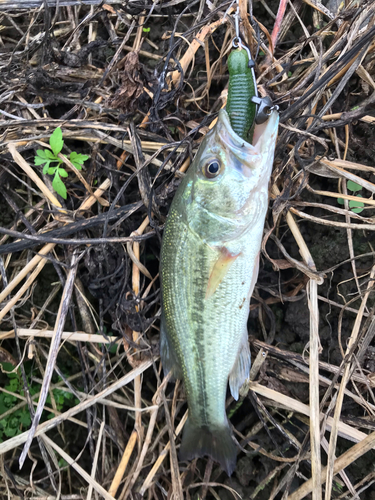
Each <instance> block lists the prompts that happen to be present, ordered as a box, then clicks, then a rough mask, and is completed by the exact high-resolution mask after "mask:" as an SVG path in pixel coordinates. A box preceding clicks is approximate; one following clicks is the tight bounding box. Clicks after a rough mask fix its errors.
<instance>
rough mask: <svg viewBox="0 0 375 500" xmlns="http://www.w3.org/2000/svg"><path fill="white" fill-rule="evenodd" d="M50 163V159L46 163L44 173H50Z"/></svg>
mask: <svg viewBox="0 0 375 500" xmlns="http://www.w3.org/2000/svg"><path fill="white" fill-rule="evenodd" d="M49 165H50V162H49V161H48V162H47V163H46V164H45V165H44V168H43V174H44V175H47V174H48V170H49Z"/></svg>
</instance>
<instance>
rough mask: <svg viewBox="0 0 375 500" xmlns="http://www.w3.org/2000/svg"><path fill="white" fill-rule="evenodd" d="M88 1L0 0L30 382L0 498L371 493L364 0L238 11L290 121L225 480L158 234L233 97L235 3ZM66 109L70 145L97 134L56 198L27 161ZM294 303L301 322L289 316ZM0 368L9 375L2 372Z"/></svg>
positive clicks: (16, 257)
mask: <svg viewBox="0 0 375 500" xmlns="http://www.w3.org/2000/svg"><path fill="white" fill-rule="evenodd" d="M79 4H80V2H76V1H75V0H68V1H66V2H60V4H59V6H58V8H56V6H55V4H53V5H52V3H51V4H50V7H49V8H46V6H45V4H43V3H42V2H39V1H37V0H35V1H32V2H12V3H10V2H8V1H3V2H0V19H1V23H0V24H1V28H2V29H1V30H0V67H1V72H2V79H1V82H0V114H1V115H2V119H1V120H0V134H1V144H0V155H1V159H2V161H1V166H0V185H1V186H2V191H1V192H2V195H3V196H2V198H1V197H0V203H1V205H0V206H1V213H0V235H2V236H1V239H0V282H1V287H2V288H1V290H0V320H1V327H0V329H1V331H0V342H1V346H0V362H1V363H5V362H6V363H8V365H7V366H8V368H9V366H10V365H12V366H13V371H14V373H18V375H17V377H18V378H19V381H20V387H21V388H22V387H23V391H22V392H21V390H19V391H18V393H17V394H16V397H17V399H18V400H19V401H17V404H16V403H14V404H12V405H11V407H9V408H8V409H7V408H6V407H4V408H2V406H1V405H0V411H2V414H0V432H1V429H2V427H1V426H2V425H3V427H4V426H5V425H8V424H4V422H10V421H11V419H12V416H15V415H16V412H19V411H20V410H22V409H25V408H26V409H28V410H27V411H28V412H30V414H31V415H32V418H33V422H32V426H31V428H30V429H29V430H26V431H25V429H24V425H23V424H22V423H20V424H17V425H18V426H17V429H16V432H15V434H16V435H14V436H13V437H11V436H10V435H9V436H5V437H8V439H5V438H4V442H0V477H1V481H0V497H1V498H3V497H4V498H12V499H13V498H22V497H25V496H27V497H28V498H32V499H37V498H49V499H52V498H53V499H54V498H62V499H65V500H75V499H77V500H78V499H81V498H82V499H83V498H85V499H86V498H87V499H91V498H108V499H109V498H116V499H121V500H125V499H127V498H129V499H131V498H139V497H140V496H145V497H147V498H149V499H154V498H155V499H159V498H174V499H182V498H186V499H189V498H195V499H197V498H215V499H218V498H220V499H227V498H239V497H240V496H241V494H242V495H243V497H245V498H251V499H253V498H257V499H267V500H268V499H281V498H282V499H287V498H288V499H290V500H297V499H302V498H305V497H308V495H310V494H311V498H313V499H314V500H318V499H322V498H325V500H329V499H330V498H355V499H358V498H368V497H367V495H368V492H369V491H370V490H368V488H369V487H371V485H373V483H374V479H375V476H374V472H373V470H372V467H371V466H370V465H364V464H366V461H362V462H360V458H361V457H362V456H363V455H364V454H366V453H368V454H371V453H373V451H372V450H373V449H374V448H375V438H374V431H375V424H374V416H375V398H374V393H373V388H374V384H375V377H374V373H373V372H374V371H375V363H374V361H373V357H374V352H375V350H374V347H373V337H374V334H375V328H374V325H375V322H374V293H373V288H374V287H373V282H374V274H375V267H374V260H373V256H374V252H373V247H372V243H371V238H372V234H373V231H374V230H375V222H374V215H375V213H374V208H375V207H374V204H375V201H374V200H373V198H372V197H373V193H375V184H374V179H375V168H374V167H373V166H372V164H371V161H369V159H370V158H371V154H375V147H374V141H373V140H372V139H371V134H372V137H374V135H373V128H372V127H373V124H374V121H375V117H374V116H373V115H374V112H373V109H374V102H375V82H374V75H375V71H374V61H375V41H374V40H375V25H374V19H375V4H374V2H347V5H346V6H345V7H342V9H341V10H340V11H339V12H338V13H336V12H333V10H330V9H334V6H333V4H329V5H328V6H324V5H322V4H321V3H320V2H319V1H317V0H309V1H307V0H305V1H304V2H303V1H302V0H293V2H291V3H289V4H288V7H287V11H286V15H285V17H284V21H283V23H282V25H281V29H280V34H279V35H278V36H276V35H275V32H274V33H272V34H271V31H272V27H273V21H272V19H271V18H270V14H269V13H267V9H268V11H269V10H270V9H271V10H272V9H273V8H274V7H275V5H273V4H272V3H269V4H268V5H266V6H265V7H263V6H262V5H263V4H264V2H260V3H255V4H254V6H253V12H252V16H251V15H248V16H247V17H245V16H246V12H248V5H247V2H245V1H243V0H241V1H240V2H239V4H240V10H241V14H242V17H243V18H244V19H245V22H244V23H243V25H242V36H243V38H244V39H246V40H247V43H248V44H249V46H250V47H251V48H252V50H253V51H254V53H255V52H257V51H258V50H259V51H260V52H259V56H258V58H257V63H258V66H257V68H256V69H257V71H256V72H257V75H258V84H259V92H260V94H261V95H266V94H268V95H270V96H271V97H272V99H273V100H274V102H275V103H277V104H278V105H279V106H280V122H281V126H280V129H279V138H278V145H277V149H276V154H275V165H274V172H273V176H272V181H271V185H270V210H269V216H268V217H267V221H266V228H265V237H264V241H263V246H262V250H263V260H262V266H261V272H260V278H259V282H258V285H257V288H256V292H255V294H254V298H253V301H252V305H251V310H252V313H251V325H252V329H251V330H250V335H251V341H252V342H251V345H252V352H253V359H254V362H253V368H252V373H251V382H249V383H248V384H247V385H246V386H245V387H243V388H242V390H241V400H240V403H239V404H238V405H236V403H235V402H233V400H232V399H230V398H229V399H228V402H227V403H228V412H229V413H230V414H231V415H234V418H233V422H234V427H235V432H236V437H237V439H238V441H239V444H240V448H239V459H240V460H239V466H238V468H237V471H236V472H235V474H234V476H233V478H232V479H231V480H228V478H226V476H225V474H224V473H223V472H222V471H221V470H220V469H219V468H218V467H217V465H216V464H214V463H213V462H212V461H211V460H206V459H203V460H194V461H193V462H192V463H189V464H186V463H179V462H178V458H177V457H178V447H179V442H180V441H179V440H180V438H179V436H180V434H181V431H182V429H183V425H184V423H185V421H186V417H187V413H186V407H185V406H184V405H185V400H184V393H183V387H182V385H181V384H180V383H179V382H177V383H176V384H175V385H174V386H172V385H168V380H166V379H163V377H162V370H161V366H160V361H159V358H158V319H159V316H160V302H159V284H158V255H159V250H160V241H161V235H162V229H163V224H164V222H165V216H166V214H167V212H168V207H169V204H170V201H171V199H172V196H173V193H174V192H175V189H176V187H177V185H178V182H179V179H180V178H181V177H182V176H183V173H184V172H185V171H186V169H187V168H188V166H189V164H190V161H191V158H192V156H193V154H194V152H195V151H196V148H197V146H198V144H199V141H200V140H201V138H202V136H203V135H204V134H205V133H206V132H207V130H208V129H209V128H211V127H212V126H213V124H214V123H215V116H216V115H215V113H216V112H217V111H218V110H219V109H220V108H221V107H222V106H224V105H225V101H226V91H225V87H226V84H227V78H228V75H227V69H226V57H227V55H228V53H229V51H230V48H231V40H232V38H233V34H234V31H233V19H232V17H231V15H232V13H233V11H234V6H233V5H232V4H231V2H229V1H228V2H220V1H219V2H218V1H214V2H212V3H211V2H205V1H204V0H201V1H199V0H195V1H193V2H189V3H187V2H184V1H181V0H171V1H169V2H152V1H151V0H150V1H148V0H146V1H145V2H136V1H130V2H127V3H126V2H125V3H122V4H120V3H117V2H114V1H110V2H107V3H104V4H102V3H99V2H94V1H93V2H90V5H89V4H87V5H79ZM22 7H23V9H22ZM145 27H146V30H145V29H144V28H145ZM148 27H149V28H151V31H148ZM58 126H60V127H61V128H62V130H63V134H64V141H65V149H64V151H63V152H64V153H65V154H66V153H68V152H69V151H71V150H75V151H78V152H82V153H84V154H88V155H90V160H89V161H88V162H87V163H86V166H85V168H84V169H83V170H82V171H81V172H79V171H77V169H75V168H74V166H73V165H72V164H71V163H70V162H69V161H65V164H66V165H65V167H66V168H67V170H68V171H69V177H68V179H67V182H66V185H67V189H68V198H67V200H63V199H62V198H61V197H59V196H57V195H56V193H55V192H54V191H53V188H52V184H51V178H50V176H48V175H43V174H42V172H41V169H39V167H34V162H33V158H34V155H35V151H36V149H38V148H40V147H46V144H47V143H48V139H49V136H50V135H51V132H52V131H53V130H54V129H55V128H56V127H58ZM368 151H370V153H369V152H368ZM371 151H372V153H371ZM366 163H370V164H369V165H367V164H366ZM349 181H350V182H355V183H356V184H358V186H359V187H360V188H361V189H359V188H358V192H352V190H350V189H348V186H349V188H350V184H347V183H348V182H349ZM338 198H341V200H342V203H341V205H340V204H339V203H338V202H337V199H338ZM351 201H352V202H353V201H357V202H358V201H360V202H363V204H364V210H363V212H361V213H355V212H353V210H352V208H353V207H352V205H351V204H350V202H351ZM340 238H341V239H340ZM327 242H328V243H327ZM327 247H328V248H329V249H330V250H327ZM326 262H327V263H326ZM319 287H321V288H319ZM293 304H296V307H297V309H296V311H297V313H294V316H293V318H294V320H295V321H297V322H298V321H299V319H300V318H299V317H301V318H302V319H303V318H305V323H303V321H302V323H299V325H300V326H299V330H293V328H294V327H293V324H292V325H291V324H290V322H289V323H288V322H287V321H286V319H285V318H286V316H287V315H288V314H289V315H290V314H291V311H292V308H291V307H292V305H293ZM293 307H294V306H293ZM325 318H326V319H325ZM327 318H328V320H327ZM301 325H302V327H301ZM327 329H329V334H328V335H327ZM304 330H305V332H304ZM107 332H108V334H107ZM109 332H110V333H109ZM305 333H306V334H305ZM284 335H285V336H286V335H289V337H288V338H294V341H292V342H293V345H292V346H291V345H288V341H287V340H284ZM285 339H286V337H285ZM292 342H289V343H292ZM301 346H303V347H304V349H301ZM298 350H300V351H301V353H298V352H296V351H298ZM25 367H26V369H25ZM1 377H2V378H1V379H0V380H1V381H3V382H4V384H3V387H0V397H1V396H2V395H8V396H9V395H11V394H13V393H12V391H11V390H9V388H8V389H7V388H6V387H5V382H6V381H7V380H8V377H7V375H5V374H3V375H1ZM33 387H34V388H35V387H37V388H38V389H37V391H36V392H35V391H31V392H30V390H29V389H30V388H33ZM307 388H308V389H307ZM62 389H63V391H64V394H70V395H73V396H74V397H73V396H72V398H73V399H72V398H70V399H69V402H70V403H69V404H67V405H66V406H65V407H64V406H61V405H60V406H59V403H58V401H57V400H56V398H57V394H58V393H57V392H56V391H57V390H62ZM60 394H61V393H60ZM67 399H68V398H66V400H64V401H65V402H67ZM0 401H3V400H1V399H0ZM251 404H252V405H253V408H252V407H251V406H250V405H251ZM3 406H4V405H3ZM45 410H48V412H49V413H52V415H54V416H53V418H50V419H46V418H45V417H46V413H45ZM2 423H3V424H2ZM0 436H1V434H0ZM367 456H370V455H366V457H367ZM372 457H373V455H372ZM19 459H20V463H21V465H23V468H22V469H21V470H20V471H19V470H18V466H17V465H18V461H19ZM62 459H63V461H62Z"/></svg>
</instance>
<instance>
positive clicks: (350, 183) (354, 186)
mask: <svg viewBox="0 0 375 500" xmlns="http://www.w3.org/2000/svg"><path fill="white" fill-rule="evenodd" d="M346 187H347V188H348V189H350V191H353V193H355V192H356V191H361V189H362V186H360V185H359V184H357V183H356V182H353V181H348V183H347V185H346Z"/></svg>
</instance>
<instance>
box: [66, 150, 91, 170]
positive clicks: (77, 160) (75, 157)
mask: <svg viewBox="0 0 375 500" xmlns="http://www.w3.org/2000/svg"><path fill="white" fill-rule="evenodd" d="M89 158H90V157H89V156H87V155H81V154H80V153H76V152H75V151H72V152H71V153H70V156H69V160H70V161H71V162H72V163H73V165H74V166H75V167H76V169H77V170H81V168H82V165H83V164H84V162H85V161H86V160H88V159H89Z"/></svg>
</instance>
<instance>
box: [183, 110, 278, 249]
mask: <svg viewBox="0 0 375 500" xmlns="http://www.w3.org/2000/svg"><path fill="white" fill-rule="evenodd" d="M278 121H279V116H278V113H277V112H276V111H273V112H272V113H271V115H270V118H269V119H268V121H267V122H266V123H264V124H262V125H257V126H256V127H255V131H254V138H253V144H250V143H248V142H246V141H244V140H243V139H242V138H241V137H240V136H239V135H237V134H236V133H235V132H234V131H233V129H232V127H231V125H230V121H229V117H228V114H227V112H226V111H225V110H221V111H220V113H219V117H218V121H217V123H216V125H215V127H214V128H213V129H212V130H211V131H210V132H209V133H208V134H207V135H206V137H205V138H204V139H203V141H202V144H201V146H200V148H199V150H198V152H197V155H196V157H195V159H194V161H193V163H192V165H191V166H190V168H189V170H188V173H187V178H186V179H185V182H184V185H185V186H186V188H185V190H184V191H185V195H186V196H185V197H184V203H185V204H186V206H185V209H184V217H185V218H186V219H187V223H188V225H189V226H190V227H191V229H192V230H194V231H195V232H196V233H197V234H199V235H200V237H201V238H202V239H205V240H206V241H207V242H215V241H216V240H220V241H222V240H223V239H225V240H226V241H229V240H232V239H234V238H238V237H239V236H240V235H241V234H242V233H243V232H244V231H245V230H246V229H247V228H248V227H249V225H251V224H252V223H255V222H257V221H258V219H259V218H262V221H261V223H262V224H263V221H264V214H265V211H266V208H267V205H268V182H269V178H270V175H271V170H272V163H273V155H274V149H275V142H276V137H277V128H278ZM187 208H188V209H187Z"/></svg>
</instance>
